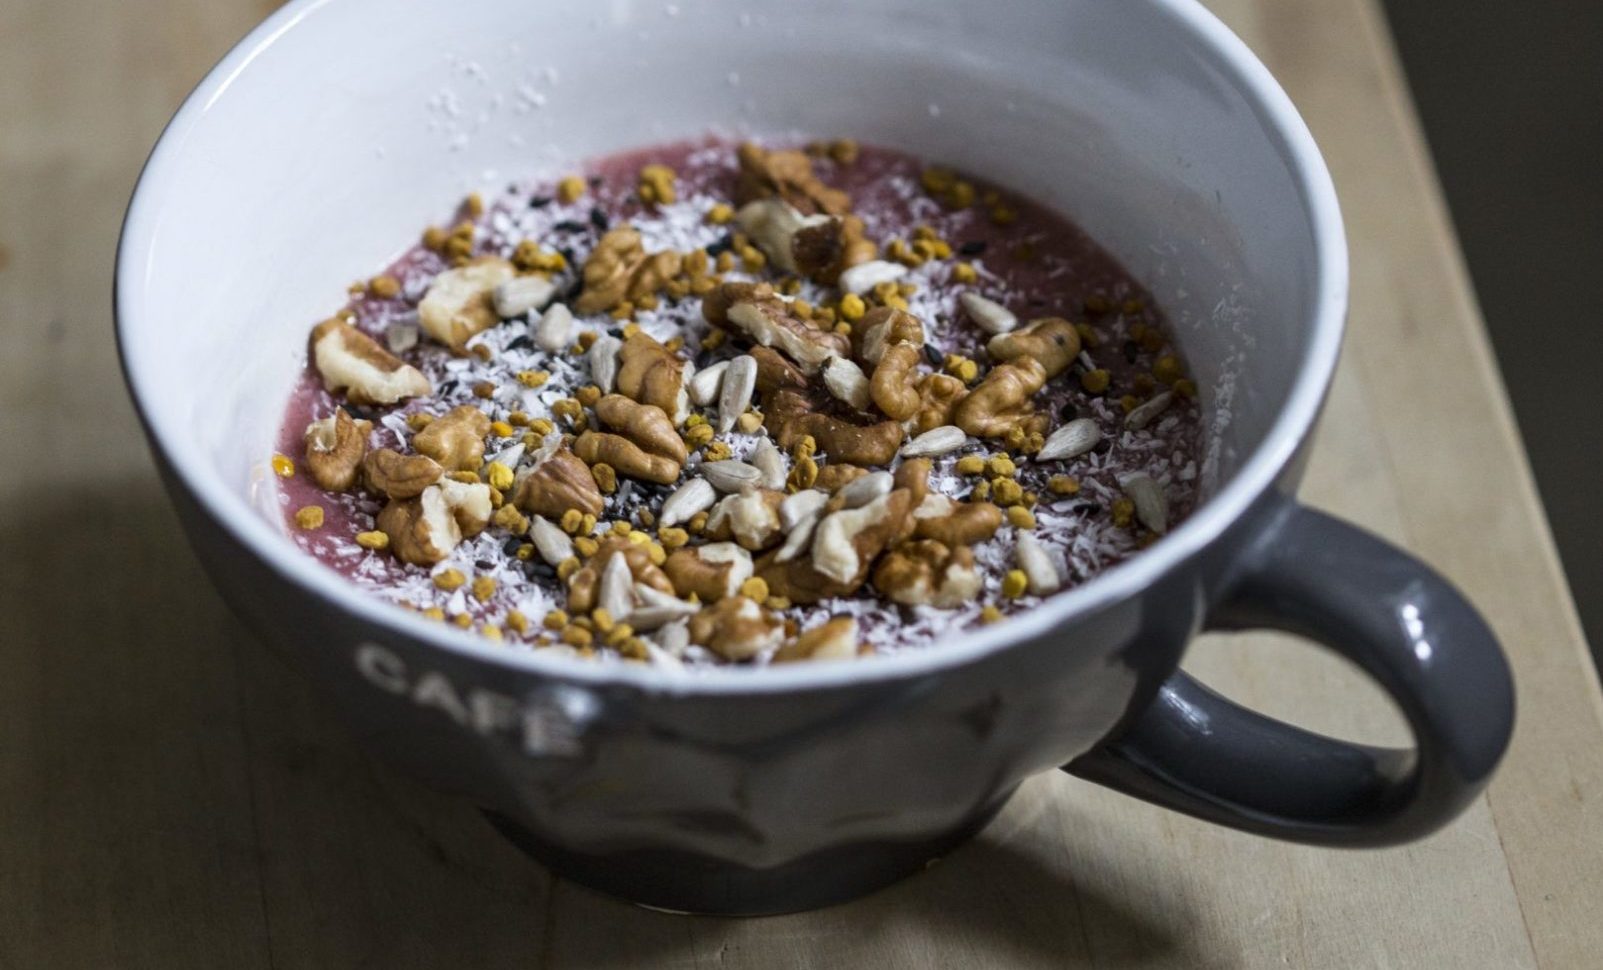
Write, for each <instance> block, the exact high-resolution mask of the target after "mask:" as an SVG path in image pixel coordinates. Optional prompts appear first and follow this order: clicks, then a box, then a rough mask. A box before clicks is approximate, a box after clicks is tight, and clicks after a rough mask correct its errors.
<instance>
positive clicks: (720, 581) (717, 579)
mask: <svg viewBox="0 0 1603 970" xmlns="http://www.w3.org/2000/svg"><path fill="white" fill-rule="evenodd" d="M662 568H663V571H664V572H665V573H667V575H668V578H669V579H670V580H671V581H672V582H673V588H674V592H676V593H678V594H679V595H680V596H691V595H694V596H695V597H697V598H698V599H700V600H701V601H702V602H704V603H711V602H713V601H715V600H720V599H723V598H724V597H726V596H733V595H735V594H736V593H737V592H739V591H740V587H741V585H742V584H743V583H745V582H746V580H748V579H750V578H751V574H752V561H751V553H749V552H747V551H746V550H745V549H742V548H741V547H740V546H737V545H735V544H734V543H733V542H709V543H707V544H706V545H704V546H693V547H689V548H685V549H675V550H674V551H673V552H671V553H669V554H668V560H667V561H666V562H664V563H663V565H662Z"/></svg>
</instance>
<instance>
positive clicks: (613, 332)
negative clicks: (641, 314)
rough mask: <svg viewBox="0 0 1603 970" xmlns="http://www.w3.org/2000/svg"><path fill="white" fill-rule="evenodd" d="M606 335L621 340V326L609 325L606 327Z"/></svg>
mask: <svg viewBox="0 0 1603 970" xmlns="http://www.w3.org/2000/svg"><path fill="white" fill-rule="evenodd" d="M607 336H609V337H617V338H618V339H620V340H622V339H623V328H622V327H609V328H608V329H607Z"/></svg>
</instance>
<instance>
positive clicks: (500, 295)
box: [492, 276, 571, 320]
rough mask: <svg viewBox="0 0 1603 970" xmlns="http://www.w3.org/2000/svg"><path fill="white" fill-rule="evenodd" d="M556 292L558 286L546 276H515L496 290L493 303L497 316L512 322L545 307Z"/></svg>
mask: <svg viewBox="0 0 1603 970" xmlns="http://www.w3.org/2000/svg"><path fill="white" fill-rule="evenodd" d="M556 292H557V287H556V284H554V283H552V282H551V280H549V279H547V278H546V277H544V276H514V277H513V278H512V279H509V280H507V281H506V282H504V283H501V284H500V285H498V286H497V287H496V288H495V293H494V297H493V298H492V302H493V303H494V304H495V313H496V316H499V317H500V318H501V319H503V320H510V319H512V318H513V317H521V316H523V315H524V314H525V313H528V312H529V311H530V310H538V309H540V308H541V307H543V306H545V305H546V304H547V303H549V302H551V298H552V297H553V296H555V295H556ZM570 319H571V318H570Z"/></svg>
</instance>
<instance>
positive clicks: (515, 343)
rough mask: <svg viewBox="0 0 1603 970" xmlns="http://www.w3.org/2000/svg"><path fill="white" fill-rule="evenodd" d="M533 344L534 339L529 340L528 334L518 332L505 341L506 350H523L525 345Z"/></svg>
mask: <svg viewBox="0 0 1603 970" xmlns="http://www.w3.org/2000/svg"><path fill="white" fill-rule="evenodd" d="M533 344H534V341H532V340H530V339H529V335H528V334H526V333H524V334H519V335H518V336H516V337H513V338H512V339H511V340H508V341H507V349H508V350H523V349H524V348H525V347H530V346H533Z"/></svg>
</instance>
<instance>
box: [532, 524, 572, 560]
mask: <svg viewBox="0 0 1603 970" xmlns="http://www.w3.org/2000/svg"><path fill="white" fill-rule="evenodd" d="M529 540H530V541H531V542H533V543H534V551H535V552H538V553H539V554H540V558H541V559H544V560H545V561H546V563H547V564H548V565H552V566H555V565H557V564H558V563H560V562H562V561H563V560H564V559H567V558H569V557H570V556H572V555H573V540H572V539H569V538H568V534H567V533H566V532H563V531H562V530H561V529H560V528H558V527H557V524H556V523H555V522H552V521H551V520H550V519H548V518H546V517H544V516H541V515H534V516H530V517H529Z"/></svg>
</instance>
